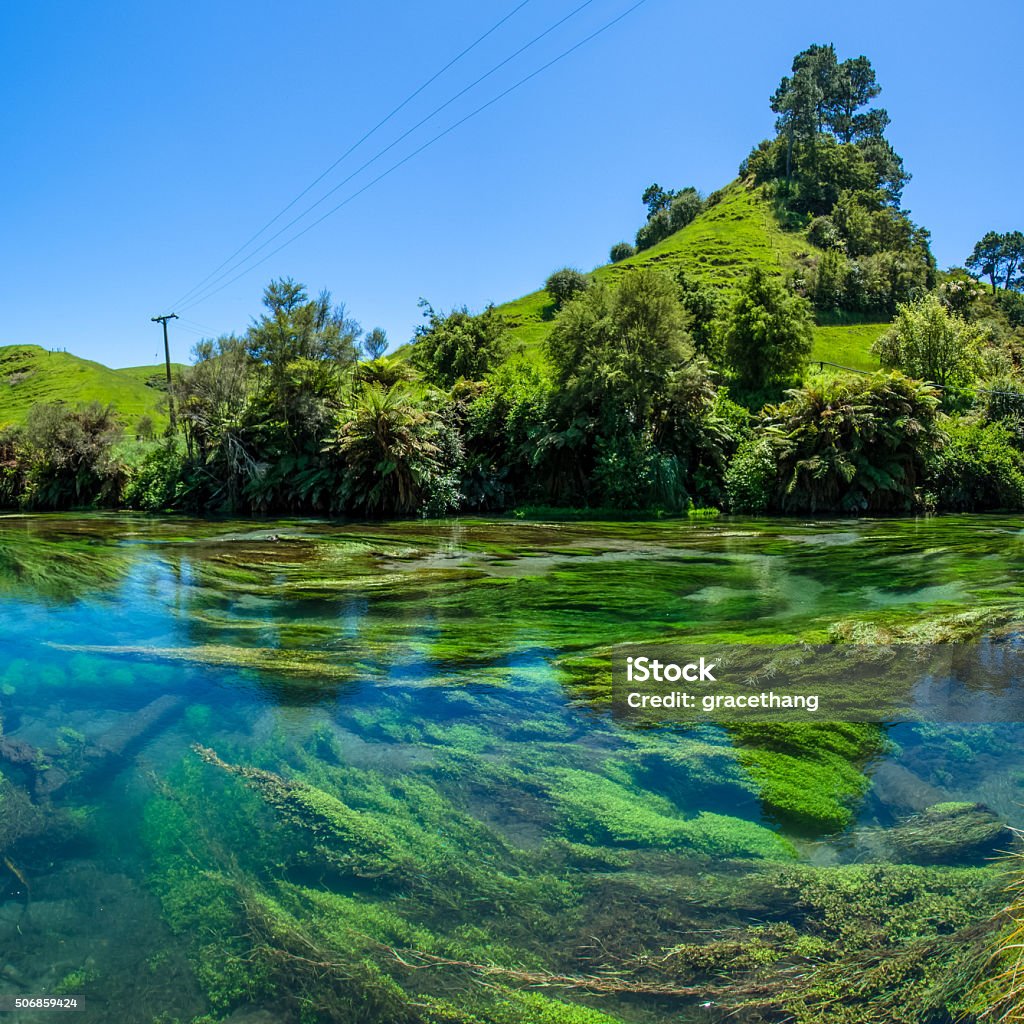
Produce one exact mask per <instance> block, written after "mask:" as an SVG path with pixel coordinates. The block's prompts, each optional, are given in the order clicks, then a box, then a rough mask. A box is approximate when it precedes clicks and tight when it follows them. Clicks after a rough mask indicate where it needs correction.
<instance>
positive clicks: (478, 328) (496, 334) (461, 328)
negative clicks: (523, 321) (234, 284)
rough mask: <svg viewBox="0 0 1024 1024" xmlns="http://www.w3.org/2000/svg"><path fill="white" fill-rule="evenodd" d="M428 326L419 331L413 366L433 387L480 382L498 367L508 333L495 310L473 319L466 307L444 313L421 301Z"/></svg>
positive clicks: (486, 311)
mask: <svg viewBox="0 0 1024 1024" xmlns="http://www.w3.org/2000/svg"><path fill="white" fill-rule="evenodd" d="M420 305H421V306H422V307H423V310H424V313H423V315H424V316H425V317H426V318H427V323H426V325H421V326H420V327H417V328H416V340H415V343H414V345H413V354H412V358H413V362H414V363H415V364H416V366H417V367H418V368H419V370H420V371H421V372H422V373H423V375H424V376H425V377H426V378H427V379H428V380H429V381H431V382H432V383H434V384H438V385H440V386H441V387H451V386H452V385H453V384H454V383H455V382H456V381H457V380H459V379H460V378H465V379H467V380H480V379H481V378H483V377H484V376H485V375H486V374H487V373H489V372H490V371H491V370H492V369H494V367H495V366H496V365H497V364H498V362H499V360H500V359H501V357H502V355H503V354H504V351H505V349H506V347H507V339H508V330H507V327H506V324H505V321H504V319H503V318H502V317H501V315H500V314H499V313H497V312H496V311H495V309H494V307H493V306H488V307H487V309H485V310H484V311H483V312H482V313H480V314H479V315H477V316H473V315H472V314H471V313H470V312H469V310H468V309H466V307H465V306H463V307H462V309H455V310H452V312H451V313H447V314H445V313H442V312H440V311H439V310H435V309H434V307H433V306H431V305H430V303H429V302H427V301H426V300H420Z"/></svg>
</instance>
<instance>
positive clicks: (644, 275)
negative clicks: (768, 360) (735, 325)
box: [548, 267, 693, 430]
mask: <svg viewBox="0 0 1024 1024" xmlns="http://www.w3.org/2000/svg"><path fill="white" fill-rule="evenodd" d="M548 355H549V358H550V361H551V365H552V369H553V374H554V384H555V392H556V394H558V395H559V398H560V400H561V401H562V403H563V405H564V406H566V407H568V408H569V409H571V411H572V414H573V415H577V414H580V413H584V414H586V415H588V416H591V417H596V418H601V419H604V420H605V421H606V422H608V421H612V420H614V421H615V422H616V423H617V424H618V427H620V428H621V429H625V430H628V429H632V428H635V427H637V426H638V425H639V424H641V423H643V422H646V421H647V420H648V419H649V417H650V414H651V410H652V409H653V408H654V405H655V403H656V402H657V400H658V395H659V394H660V393H661V392H662V391H663V389H664V386H665V379H666V377H667V375H668V372H669V370H670V369H671V368H672V367H674V366H678V365H680V364H681V363H682V362H683V361H684V360H685V359H687V358H689V357H690V356H692V355H693V345H692V342H691V339H690V336H689V334H688V332H687V330H686V317H685V314H684V311H683V307H682V305H681V303H680V301H679V296H678V292H677V290H676V287H675V285H674V283H673V281H672V279H671V278H669V277H667V276H666V275H664V274H663V273H661V272H660V271H657V270H653V269H650V268H646V267H645V268H641V269H639V270H636V271H635V272H634V273H631V274H628V275H626V276H625V277H624V279H623V281H622V283H621V284H620V285H619V287H618V288H614V289H613V288H611V287H610V286H608V285H606V284H597V285H595V286H594V287H593V288H591V289H590V290H589V291H588V292H587V293H586V294H585V295H584V296H583V297H582V298H581V299H580V300H579V301H577V302H573V303H570V304H569V305H568V306H566V307H565V308H564V309H563V310H562V312H561V313H559V315H558V318H557V320H556V321H555V326H554V328H553V330H552V331H551V334H550V335H549V336H548ZM570 418H571V417H570Z"/></svg>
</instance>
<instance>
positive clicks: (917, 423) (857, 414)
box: [726, 373, 940, 513]
mask: <svg viewBox="0 0 1024 1024" xmlns="http://www.w3.org/2000/svg"><path fill="white" fill-rule="evenodd" d="M788 394H789V398H788V400H787V401H786V402H784V403H782V404H781V405H778V406H774V407H770V408H768V409H766V410H765V413H764V434H763V436H762V437H761V438H760V439H758V440H755V441H750V442H747V443H746V444H745V445H744V446H743V447H742V448H741V449H740V452H739V453H738V454H737V456H736V459H735V460H734V462H733V464H732V465H731V466H730V469H729V473H728V475H727V478H726V480H727V487H728V489H729V493H730V496H732V497H733V499H734V500H735V501H736V503H737V510H745V511H777V512H811V513H815V512H865V511H907V510H909V509H910V508H912V507H913V505H914V503H915V501H917V500H918V495H917V490H918V488H919V487H920V486H921V485H922V484H923V483H924V480H925V470H926V459H927V457H928V455H929V453H930V451H931V450H933V449H934V448H936V447H937V446H938V444H939V442H940V438H939V434H938V427H937V424H936V408H937V405H938V401H937V399H936V397H935V393H934V391H933V390H932V389H931V388H929V387H927V386H926V385H924V384H922V383H920V382H918V381H913V380H910V379H908V378H906V377H903V376H902V375H900V374H897V373H894V374H888V375H886V374H876V375H875V376H872V377H863V378H845V377H844V378H822V379H818V380H814V381H811V382H810V383H808V384H806V385H804V387H802V388H798V389H796V390H793V391H790V392H789V393H788ZM773 466H774V471H773ZM766 497H767V502H766V503H765V504H764V505H759V503H760V502H761V501H763V500H764V499H765V498H766Z"/></svg>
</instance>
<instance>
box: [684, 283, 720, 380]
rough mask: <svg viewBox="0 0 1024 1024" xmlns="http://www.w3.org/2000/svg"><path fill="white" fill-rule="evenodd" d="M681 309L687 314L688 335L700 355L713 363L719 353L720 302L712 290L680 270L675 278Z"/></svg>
mask: <svg viewBox="0 0 1024 1024" xmlns="http://www.w3.org/2000/svg"><path fill="white" fill-rule="evenodd" d="M676 281H677V282H678V283H679V294H680V298H681V300H682V303H683V308H684V309H685V310H686V312H687V313H688V314H689V317H690V323H689V329H690V334H691V335H692V336H693V345H694V348H695V349H696V350H697V352H698V353H700V355H702V356H704V357H705V358H707V359H709V360H711V361H712V362H714V361H715V360H716V358H717V357H718V355H719V354H720V353H719V351H718V350H719V339H718V317H719V315H720V314H721V311H722V301H721V299H720V298H719V295H718V292H717V291H715V289H714V288H712V287H710V286H709V285H706V284H701V283H700V282H699V281H697V280H694V279H693V278H691V277H689V276H687V273H686V271H685V270H681V271H680V272H679V274H678V275H677V277H676Z"/></svg>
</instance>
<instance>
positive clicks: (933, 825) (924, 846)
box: [887, 802, 1011, 864]
mask: <svg viewBox="0 0 1024 1024" xmlns="http://www.w3.org/2000/svg"><path fill="white" fill-rule="evenodd" d="M887 837H888V840H889V842H890V843H891V844H892V846H893V847H894V849H895V850H896V853H897V854H898V855H899V856H900V858H901V859H904V860H907V861H910V862H911V863H914V864H952V863H961V864H962V863H969V862H971V861H976V860H979V859H983V858H985V857H990V856H992V855H993V854H994V853H996V851H997V850H998V849H999V848H1000V846H1002V845H1005V844H1007V843H1008V842H1010V840H1011V834H1010V832H1009V830H1008V829H1007V828H1006V826H1005V825H1004V824H1003V823H1002V822H1001V821H1000V820H999V819H998V818H997V817H996V815H995V814H993V813H992V811H990V810H989V809H988V808H987V807H985V806H984V805H983V804H976V803H959V802H947V803H940V804H933V805H932V806H931V807H927V808H925V810H923V811H922V812H921V813H920V814H915V815H913V816H911V817H910V818H907V819H906V820H905V821H903V822H902V823H901V824H900V825H898V826H897V827H896V828H893V829H889V830H888V832H887Z"/></svg>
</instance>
